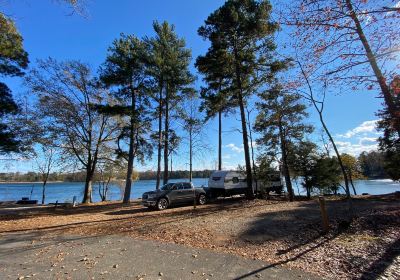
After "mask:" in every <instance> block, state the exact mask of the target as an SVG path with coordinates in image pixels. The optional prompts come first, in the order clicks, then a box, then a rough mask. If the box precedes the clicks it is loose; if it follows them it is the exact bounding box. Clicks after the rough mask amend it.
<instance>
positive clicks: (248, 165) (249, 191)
mask: <svg viewBox="0 0 400 280" xmlns="http://www.w3.org/2000/svg"><path fill="white" fill-rule="evenodd" d="M239 106H240V116H241V119H242V134H243V148H244V158H245V162H246V175H247V194H246V196H247V198H249V199H253V198H254V192H253V174H252V171H251V162H250V151H249V139H248V135H247V125H246V115H245V112H244V104H243V96H242V93H241V92H240V93H239Z"/></svg>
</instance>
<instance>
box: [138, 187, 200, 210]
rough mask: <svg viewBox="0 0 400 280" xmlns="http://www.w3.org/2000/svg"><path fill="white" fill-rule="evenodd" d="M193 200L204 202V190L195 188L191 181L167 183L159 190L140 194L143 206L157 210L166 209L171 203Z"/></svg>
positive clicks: (176, 203)
mask: <svg viewBox="0 0 400 280" xmlns="http://www.w3.org/2000/svg"><path fill="white" fill-rule="evenodd" d="M194 202H196V203H197V204H199V205H203V204H205V203H206V192H205V190H204V189H203V188H195V187H194V186H193V184H192V183H191V182H178V183H168V184H166V185H164V186H162V187H161V189H159V190H156V191H151V192H145V193H144V194H143V195H142V204H143V206H146V207H149V208H156V209H158V210H164V209H167V208H168V206H171V205H178V204H190V203H194Z"/></svg>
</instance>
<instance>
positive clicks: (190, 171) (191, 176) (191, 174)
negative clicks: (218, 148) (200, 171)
mask: <svg viewBox="0 0 400 280" xmlns="http://www.w3.org/2000/svg"><path fill="white" fill-rule="evenodd" d="M192 130H193V128H192V127H190V128H189V181H190V182H192V179H193V165H192V164H193V162H192V160H193V139H192Z"/></svg>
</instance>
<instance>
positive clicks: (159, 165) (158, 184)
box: [156, 87, 163, 190]
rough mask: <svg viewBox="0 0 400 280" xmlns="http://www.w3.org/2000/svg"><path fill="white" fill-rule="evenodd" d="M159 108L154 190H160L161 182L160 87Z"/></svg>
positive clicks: (161, 107) (161, 108) (161, 106)
mask: <svg viewBox="0 0 400 280" xmlns="http://www.w3.org/2000/svg"><path fill="white" fill-rule="evenodd" d="M159 99H160V102H159V107H158V150H157V182H156V189H157V190H158V189H160V180H161V150H162V140H163V139H162V136H163V133H162V111H163V105H162V87H161V89H160V95H159Z"/></svg>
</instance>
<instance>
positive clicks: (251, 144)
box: [246, 106, 258, 188]
mask: <svg viewBox="0 0 400 280" xmlns="http://www.w3.org/2000/svg"><path fill="white" fill-rule="evenodd" d="M246 111H247V124H248V127H249V138H250V149H251V162H252V168H253V174H254V179H255V181H256V188H257V187H258V186H257V172H256V164H255V160H254V146H253V132H252V129H251V121H250V111H249V109H248V108H247V106H246Z"/></svg>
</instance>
